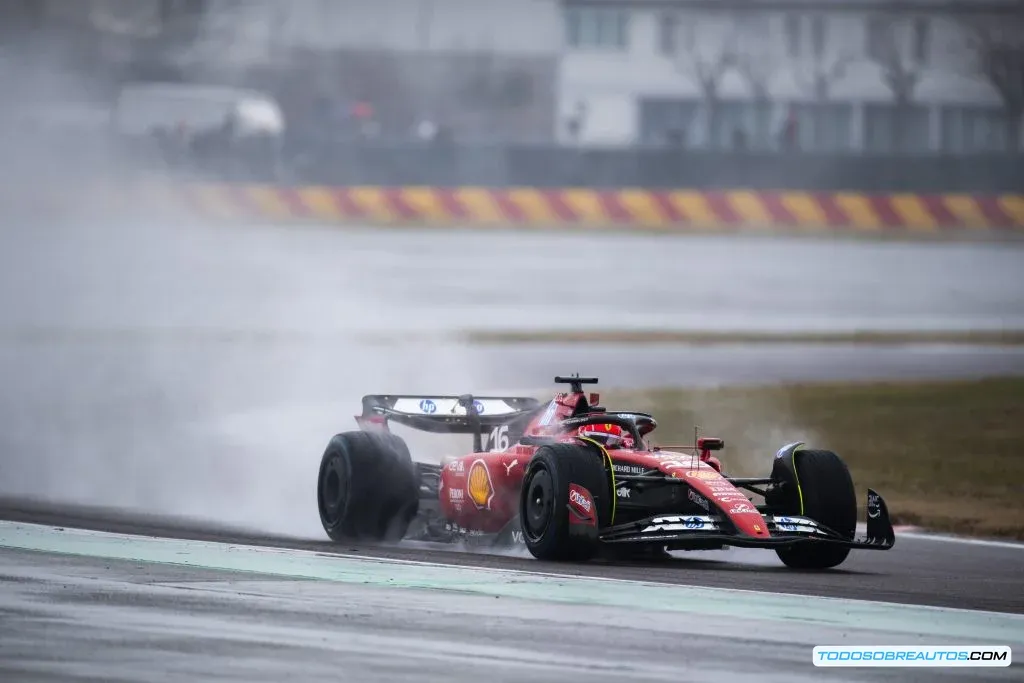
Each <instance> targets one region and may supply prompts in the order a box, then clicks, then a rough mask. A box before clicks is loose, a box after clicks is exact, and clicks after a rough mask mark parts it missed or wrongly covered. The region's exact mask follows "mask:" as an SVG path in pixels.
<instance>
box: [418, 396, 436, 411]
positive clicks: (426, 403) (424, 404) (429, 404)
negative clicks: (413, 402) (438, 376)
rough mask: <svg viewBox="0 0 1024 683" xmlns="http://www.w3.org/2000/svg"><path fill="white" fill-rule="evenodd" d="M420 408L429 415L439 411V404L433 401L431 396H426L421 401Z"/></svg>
mask: <svg viewBox="0 0 1024 683" xmlns="http://www.w3.org/2000/svg"><path fill="white" fill-rule="evenodd" d="M420 410H422V411H423V412H424V413H426V414H427V415H433V414H434V413H436V412H437V404H436V403H434V402H433V401H431V400H430V399H429V398H425V399H423V400H422V401H420Z"/></svg>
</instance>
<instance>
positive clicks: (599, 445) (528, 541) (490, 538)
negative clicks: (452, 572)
mask: <svg viewBox="0 0 1024 683" xmlns="http://www.w3.org/2000/svg"><path fill="white" fill-rule="evenodd" d="M555 382H556V383H560V384H569V385H570V388H569V391H566V392H561V393H558V394H557V395H556V396H555V397H554V399H552V400H551V401H549V402H547V403H543V402H540V401H538V400H537V399H534V398H524V397H490V396H488V397H482V396H481V397H474V396H471V395H465V396H397V395H394V396H392V395H370V396H365V397H363V413H362V415H359V416H357V417H356V421H357V423H358V425H359V427H360V430H359V431H352V432H346V433H343V434H338V435H336V436H335V437H334V438H333V439H331V441H330V443H329V444H328V446H327V450H326V452H325V453H324V455H323V459H322V461H321V464H320V474H319V481H318V483H317V503H318V508H319V511H320V520H321V522H322V523H323V527H324V530H325V531H326V532H327V534H328V536H330V537H331V538H332V539H334V540H338V541H342V540H364V541H385V542H386V541H398V540H403V539H405V540H410V539H414V540H420V541H443V542H454V541H467V542H474V543H487V544H496V545H505V544H525V546H526V548H528V549H529V551H530V553H531V554H532V555H533V556H534V557H536V558H539V559H542V560H560V561H585V560H588V559H591V558H594V557H596V556H599V555H603V554H611V555H613V556H622V555H623V554H626V555H628V554H632V553H634V552H637V551H649V550H652V549H654V550H658V551H666V550H710V549H721V548H723V547H724V546H727V545H728V546H745V547H755V548H770V549H772V550H774V551H775V552H776V553H777V554H778V556H779V558H780V559H781V560H782V561H783V563H785V564H786V565H787V566H789V567H794V568H803V569H808V568H814V569H824V568H830V567H835V566H837V565H839V564H841V563H842V562H843V561H844V560H845V559H846V557H847V555H848V554H849V552H850V550H851V549H852V548H864V549H875V550H887V549H889V548H892V547H893V544H894V542H895V536H894V533H893V528H892V524H891V523H890V521H889V513H888V510H887V508H886V505H885V502H884V501H883V500H882V497H881V496H879V495H878V494H877V493H876V492H875V491H873V490H871V489H868V491H867V532H866V537H865V538H861V539H856V538H854V536H855V531H856V526H857V503H856V496H855V492H854V486H853V481H852V480H851V478H850V474H849V472H848V470H847V468H846V465H845V464H844V463H843V461H842V460H841V459H840V458H839V457H838V456H837V455H836V454H834V453H832V452H830V451H825V450H811V449H808V448H806V447H805V446H804V444H802V443H794V444H790V445H788V446H784V447H783V448H781V449H779V450H778V452H777V453H776V454H775V458H774V461H773V462H772V468H771V474H770V476H768V477H764V478H738V477H730V476H727V475H725V474H723V473H722V467H721V464H720V463H719V461H718V459H717V458H716V457H714V456H713V455H712V453H713V452H715V451H718V450H721V449H722V447H723V446H724V444H723V442H722V440H721V439H715V438H698V439H695V443H694V445H693V446H692V447H684V448H676V447H673V449H672V450H667V449H664V448H659V447H657V446H652V445H650V444H649V442H648V438H649V435H650V434H651V432H652V431H653V430H654V429H655V427H656V426H657V423H656V422H655V419H654V417H652V416H651V415H648V414H646V413H639V412H612V411H608V410H606V409H605V408H604V407H602V406H600V405H598V401H599V396H598V395H597V394H595V393H591V394H589V395H587V394H585V393H584V391H583V385H584V384H596V383H597V379H596V378H585V377H568V378H563V377H556V378H555ZM390 422H394V423H397V424H402V425H406V426H407V427H411V428H413V429H418V430H423V431H426V432H434V433H458V434H469V435H472V437H473V442H474V443H473V452H472V453H469V454H468V455H463V456H460V457H455V458H449V459H446V460H445V461H444V462H442V463H441V464H427V463H422V462H415V461H414V460H413V459H412V457H411V456H410V453H409V449H408V447H407V446H406V444H405V441H404V440H403V439H401V438H400V437H399V436H397V435H395V434H393V433H391V432H390V430H389V423H390ZM747 491H749V492H751V493H753V494H756V495H758V496H761V497H762V498H763V500H764V502H763V503H762V504H757V503H755V502H753V500H752V499H751V498H750V497H749V495H748V494H747V493H746V492H747Z"/></svg>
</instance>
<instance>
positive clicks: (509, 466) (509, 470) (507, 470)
mask: <svg viewBox="0 0 1024 683" xmlns="http://www.w3.org/2000/svg"><path fill="white" fill-rule="evenodd" d="M518 464H519V459H518V458H516V459H515V460H513V461H512V462H510V463H509V464H507V465H505V476H506V477H507V476H509V475H510V474H512V468H513V467H515V466H516V465H518Z"/></svg>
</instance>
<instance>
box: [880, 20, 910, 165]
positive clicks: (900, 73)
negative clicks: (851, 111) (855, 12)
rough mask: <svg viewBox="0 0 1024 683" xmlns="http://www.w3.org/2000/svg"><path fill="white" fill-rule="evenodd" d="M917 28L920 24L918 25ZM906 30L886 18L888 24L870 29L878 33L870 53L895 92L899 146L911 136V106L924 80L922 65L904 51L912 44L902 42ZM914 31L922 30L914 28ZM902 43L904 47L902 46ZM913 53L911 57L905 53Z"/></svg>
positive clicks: (895, 132) (885, 80)
mask: <svg viewBox="0 0 1024 683" xmlns="http://www.w3.org/2000/svg"><path fill="white" fill-rule="evenodd" d="M915 27H916V24H915ZM900 28H905V25H904V24H901V23H900V22H899V21H898V19H897V18H896V17H886V18H885V21H884V23H881V22H876V23H875V24H874V26H869V31H872V30H873V31H874V33H875V35H874V38H873V46H872V49H871V50H869V58H870V59H871V60H872V61H873V62H875V63H876V64H877V65H878V66H879V68H880V69H881V73H882V81H883V82H884V83H885V85H886V87H888V88H889V91H890V92H891V93H892V97H893V101H894V103H895V105H896V111H895V114H896V116H895V121H894V128H895V130H894V135H893V139H894V141H895V143H896V145H897V146H899V145H900V144H902V143H903V142H904V141H905V140H906V139H907V136H906V135H905V133H906V131H907V125H908V118H909V115H910V104H911V102H912V101H913V99H914V91H915V89H916V88H917V84H918V83H919V82H920V81H921V75H922V64H921V62H920V61H919V60H918V59H917V55H914V54H913V52H914V51H913V50H910V49H909V48H908V49H906V50H904V49H901V48H902V47H903V46H904V45H910V44H911V42H910V41H901V40H900V38H901V37H906V34H903V33H902V32H901V31H900V30H899V29H900ZM913 30H918V29H917V28H914V29H913ZM911 38H913V36H911ZM901 43H902V44H901ZM906 52H909V53H911V54H905V53H906Z"/></svg>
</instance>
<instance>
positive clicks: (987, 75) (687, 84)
mask: <svg viewBox="0 0 1024 683" xmlns="http://www.w3.org/2000/svg"><path fill="white" fill-rule="evenodd" d="M0 12H2V13H3V14H2V16H0V26H2V28H0V30H2V32H3V35H2V39H0V46H2V47H0V89H2V93H0V117H2V119H0V129H2V131H3V133H2V134H3V135H4V137H5V138H7V139H6V140H5V141H4V143H5V145H6V146H7V148H8V150H11V151H9V152H8V153H9V154H10V153H12V151H13V150H14V149H22V148H25V147H27V146H29V145H31V144H32V143H33V142H35V141H38V139H39V138H40V137H43V138H45V139H46V140H47V141H48V144H47V147H48V148H49V147H51V146H52V143H53V140H54V139H55V137H54V136H60V137H61V140H62V142H61V146H60V154H61V157H62V159H63V160H65V161H67V162H70V163H74V162H76V161H77V162H83V161H84V160H85V159H89V161H90V163H92V164H94V165H95V164H100V163H102V162H104V161H109V158H110V156H111V155H114V154H116V155H117V158H118V159H119V162H123V161H124V160H126V159H130V160H131V162H132V163H133V164H135V165H137V166H138V167H139V168H144V169H147V170H154V169H158V170H160V171H169V170H173V171H174V172H175V173H187V174H198V175H200V176H202V177H210V176H213V177H218V178H225V179H234V180H240V179H244V180H249V181H270V180H276V181H287V182H290V183H317V184H352V185H363V184H366V185H372V184H393V185H401V184H405V185H420V184H424V185H429V184H433V185H466V184H476V185H488V186H517V185H529V186H534V187H537V186H541V187H544V186H585V187H598V186H619V187H621V186H644V187H694V188H715V187H747V188H781V187H784V188H789V189H809V190H811V189H813V190H884V191H899V190H906V191H913V192H939V191H944V192H971V191H986V192H992V191H1000V190H1002V191H1017V190H1019V189H1020V188H1021V187H1024V177H1022V171H1021V169H1022V168H1024V164H1021V153H1022V147H1021V131H1022V110H1024V85H1022V80H1024V75H1022V73H1024V48H1022V40H1024V38H1022V36H1024V18H1022V17H1024V10H1022V5H1021V3H1020V2H1019V1H1017V0H960V1H957V0H898V1H891V0H885V1H882V0H821V1H818V2H809V1H806V0H716V1H709V0H635V1H630V0H375V1H374V2H363V1H361V0H294V1H290V2H287V3H283V2H271V1H269V0H262V1H261V0H8V1H7V2H5V3H3V6H2V9H0ZM20 154H21V156H22V163H21V164H19V166H23V165H25V164H26V163H27V152H21V153H20ZM118 168H121V166H120V165H119V166H118Z"/></svg>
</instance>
